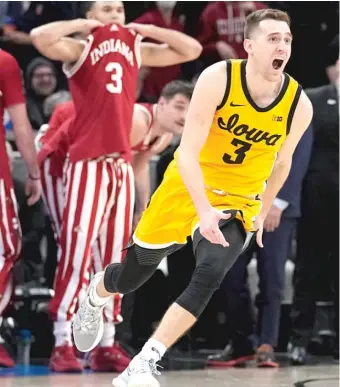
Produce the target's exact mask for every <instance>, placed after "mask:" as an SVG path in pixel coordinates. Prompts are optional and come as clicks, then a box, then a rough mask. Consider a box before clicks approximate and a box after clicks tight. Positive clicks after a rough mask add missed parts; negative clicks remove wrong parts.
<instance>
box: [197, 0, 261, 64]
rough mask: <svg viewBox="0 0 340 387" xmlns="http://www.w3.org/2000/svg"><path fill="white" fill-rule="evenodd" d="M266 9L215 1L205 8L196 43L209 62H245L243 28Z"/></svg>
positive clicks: (247, 3) (248, 3)
mask: <svg viewBox="0 0 340 387" xmlns="http://www.w3.org/2000/svg"><path fill="white" fill-rule="evenodd" d="M264 8H266V6H265V5H264V4H263V3H260V2H257V1H215V2H212V3H210V4H208V6H207V7H206V8H205V9H204V11H203V12H202V15H201V20H200V29H199V34H198V36H197V40H198V41H199V42H200V43H201V44H202V46H203V53H202V56H203V57H204V58H206V59H207V60H209V63H215V62H216V61H219V60H221V59H222V60H223V59H237V58H240V59H245V58H246V57H247V54H246V52H245V50H244V48H243V29H244V24H245V20H246V17H247V16H248V14H250V13H251V12H253V11H256V10H258V9H264Z"/></svg>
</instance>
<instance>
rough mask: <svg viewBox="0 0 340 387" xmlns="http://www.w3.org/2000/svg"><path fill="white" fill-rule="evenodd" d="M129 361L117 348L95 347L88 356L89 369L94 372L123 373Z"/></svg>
mask: <svg viewBox="0 0 340 387" xmlns="http://www.w3.org/2000/svg"><path fill="white" fill-rule="evenodd" d="M130 361H131V359H130V357H128V355H127V353H126V352H125V351H124V350H123V349H122V348H121V347H120V346H119V345H116V344H115V345H114V346H113V347H97V348H96V349H94V350H93V351H92V353H91V356H90V367H91V370H92V371H96V372H123V371H124V370H125V368H126V367H127V366H128V365H129V363H130Z"/></svg>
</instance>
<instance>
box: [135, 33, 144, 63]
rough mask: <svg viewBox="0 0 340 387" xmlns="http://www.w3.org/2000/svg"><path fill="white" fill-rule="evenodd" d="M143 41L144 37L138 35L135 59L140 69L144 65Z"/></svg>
mask: <svg viewBox="0 0 340 387" xmlns="http://www.w3.org/2000/svg"><path fill="white" fill-rule="evenodd" d="M142 40H143V36H142V35H140V34H137V36H136V40H135V57H136V61H137V66H138V68H140V67H141V65H142V53H141V49H142V47H141V42H142Z"/></svg>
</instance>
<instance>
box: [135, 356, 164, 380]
mask: <svg viewBox="0 0 340 387" xmlns="http://www.w3.org/2000/svg"><path fill="white" fill-rule="evenodd" d="M157 368H163V367H161V366H160V365H158V364H157V363H156V361H155V360H154V359H149V360H147V359H143V358H139V364H138V368H137V369H135V372H136V371H137V373H140V374H149V373H151V374H152V375H156V376H159V375H160V374H161V373H160V372H159V371H158V369H157Z"/></svg>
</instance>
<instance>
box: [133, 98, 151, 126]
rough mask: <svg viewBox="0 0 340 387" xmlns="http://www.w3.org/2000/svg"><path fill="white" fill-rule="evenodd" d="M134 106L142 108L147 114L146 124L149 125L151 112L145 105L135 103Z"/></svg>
mask: <svg viewBox="0 0 340 387" xmlns="http://www.w3.org/2000/svg"><path fill="white" fill-rule="evenodd" d="M136 106H137V107H138V109H140V110H142V111H143V112H144V113H145V114H146V115H147V116H148V126H149V127H150V125H151V123H152V114H151V113H150V111H149V110H148V109H147V108H146V107H145V106H143V105H140V104H139V103H136Z"/></svg>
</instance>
